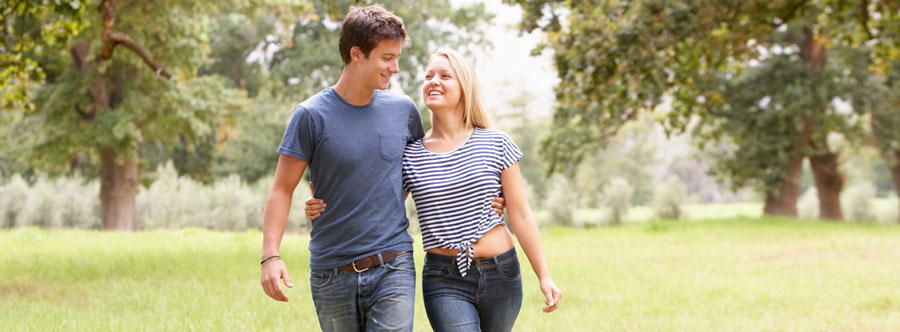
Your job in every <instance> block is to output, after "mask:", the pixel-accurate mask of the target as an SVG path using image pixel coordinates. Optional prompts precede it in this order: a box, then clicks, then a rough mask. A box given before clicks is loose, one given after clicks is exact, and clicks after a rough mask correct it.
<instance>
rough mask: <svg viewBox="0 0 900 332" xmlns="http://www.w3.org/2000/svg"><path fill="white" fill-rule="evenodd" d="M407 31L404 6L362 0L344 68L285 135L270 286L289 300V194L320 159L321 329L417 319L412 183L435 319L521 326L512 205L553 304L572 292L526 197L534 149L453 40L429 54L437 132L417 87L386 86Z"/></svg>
mask: <svg viewBox="0 0 900 332" xmlns="http://www.w3.org/2000/svg"><path fill="white" fill-rule="evenodd" d="M405 41H406V31H405V30H404V28H403V23H402V21H401V20H400V18H398V17H397V16H395V15H394V14H393V13H391V12H389V11H387V10H385V9H384V8H382V7H381V6H378V5H374V6H369V7H361V8H359V7H358V8H352V9H351V10H350V13H348V14H347V16H346V17H345V18H344V21H343V23H342V27H341V32H340V42H339V49H340V54H341V57H342V58H343V62H344V68H343V72H342V73H341V77H340V79H339V80H338V82H337V84H335V85H334V86H332V87H329V88H327V89H325V90H322V91H321V92H319V93H317V94H316V95H314V96H312V97H310V98H309V99H307V100H306V101H304V102H302V103H300V104H299V105H298V106H297V107H296V108H295V109H294V113H293V115H292V116H291V119H290V122H289V124H288V128H287V130H286V131H285V134H284V139H283V141H282V143H281V147H280V148H279V149H278V152H279V153H280V154H281V155H280V157H279V159H278V165H277V167H276V170H275V179H274V181H273V183H272V186H271V188H270V189H269V194H268V197H267V199H266V206H265V213H264V221H263V252H262V259H263V260H262V262H261V265H262V273H261V274H262V277H261V283H262V286H263V289H264V291H265V292H266V294H267V295H268V296H270V297H272V298H273V299H275V300H279V301H287V300H288V299H287V297H286V295H285V293H284V291H283V290H282V288H281V282H282V280H283V282H284V284H285V285H286V286H287V287H293V285H292V283H291V280H290V278H289V277H288V273H287V268H286V267H285V264H284V261H282V260H281V258H280V257H279V256H278V250H279V247H280V243H281V239H282V236H283V234H284V229H285V225H286V222H287V216H288V212H289V210H290V206H291V197H292V195H293V192H294V189H295V187H296V186H297V183H298V182H299V180H300V178H301V176H302V175H303V172H304V171H305V170H306V168H307V167H309V172H310V180H311V182H312V183H314V184H315V186H314V187H315V188H314V192H313V195H314V197H315V199H310V200H308V201H307V206H306V214H307V216H308V218H309V219H310V220H312V221H311V224H312V229H311V231H310V242H309V251H310V258H309V266H310V270H311V272H310V277H309V283H310V288H311V293H312V298H313V302H314V303H315V308H316V314H317V315H318V319H319V325H320V327H321V328H322V330H324V331H411V330H412V326H413V312H414V303H415V285H416V281H415V278H416V269H415V265H414V261H413V253H412V250H413V247H412V242H413V239H412V238H411V237H410V236H409V234H408V233H407V232H406V229H407V227H408V224H409V221H408V220H407V219H406V212H405V205H404V200H405V198H406V195H407V193H411V194H412V195H413V200H414V201H415V203H416V209H417V211H418V215H419V222H420V226H421V230H422V241H423V246H424V249H425V251H426V254H425V266H424V268H423V272H422V290H423V298H424V301H425V309H426V314H427V315H428V320H429V322H430V324H431V326H432V328H433V329H434V330H435V331H479V330H482V331H510V330H511V329H512V327H513V323H514V322H515V319H516V316H517V315H518V312H519V308H520V307H521V304H522V282H521V276H520V271H519V261H518V258H517V256H516V249H515V245H514V243H513V238H512V235H511V234H510V233H509V231H507V229H506V227H505V225H504V221H503V219H502V217H501V214H502V212H503V209H504V208H505V209H506V210H507V211H508V213H509V217H510V218H509V219H510V227H511V228H512V230H513V231H514V232H515V233H516V237H517V238H518V241H519V244H520V245H521V246H522V249H523V250H524V252H525V254H526V256H528V259H529V261H530V263H531V266H532V267H533V269H534V272H535V273H536V274H537V276H538V279H539V280H540V287H541V292H542V293H543V294H544V296H545V298H546V299H545V301H544V302H545V304H546V306H545V307H544V308H543V310H544V312H551V311H553V310H555V309H556V308H557V306H558V305H559V301H560V298H561V297H562V293H561V292H560V290H559V288H557V286H556V285H555V284H554V283H553V280H552V279H551V278H550V272H549V270H548V268H547V264H546V261H545V259H544V253H543V249H542V247H541V242H540V235H539V234H538V229H537V226H536V224H535V221H534V217H533V216H532V213H531V211H530V209H529V207H528V203H527V202H526V200H525V196H524V190H523V185H522V178H521V174H520V171H519V166H518V161H519V159H520V158H522V153H521V152H520V151H519V149H518V148H517V147H516V145H515V143H513V141H512V140H510V138H509V137H508V136H507V135H506V134H504V133H502V132H499V131H496V130H490V129H487V128H488V121H487V117H486V115H485V113H484V106H483V103H482V96H481V92H480V90H479V86H478V81H477V79H476V76H475V72H474V69H473V67H472V65H471V64H470V63H469V62H467V61H466V60H465V59H464V58H463V57H462V56H460V55H459V54H458V53H457V52H454V51H452V50H443V49H442V50H438V51H437V52H435V53H434V54H433V55H432V56H431V58H430V59H429V61H428V67H427V71H426V73H425V76H424V82H423V84H422V98H423V99H424V101H425V105H427V107H428V109H429V110H431V114H432V129H431V130H430V131H429V132H427V133H426V132H425V130H424V128H423V126H422V121H421V119H420V116H419V111H418V109H417V108H416V106H415V104H414V103H413V102H412V100H411V99H410V98H409V97H407V96H401V95H396V94H394V93H391V92H389V91H387V90H386V89H387V88H388V84H389V83H390V78H391V76H392V75H393V74H396V73H398V72H399V68H398V58H399V56H400V54H401V52H402V48H403V44H404V43H405ZM501 193H502V194H503V195H502V196H503V198H499V196H500V194H501ZM326 204H327V208H326Z"/></svg>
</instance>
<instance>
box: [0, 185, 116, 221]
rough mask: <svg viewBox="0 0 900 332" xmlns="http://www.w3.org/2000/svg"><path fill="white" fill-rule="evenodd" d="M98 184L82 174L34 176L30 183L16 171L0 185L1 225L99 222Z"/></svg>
mask: <svg viewBox="0 0 900 332" xmlns="http://www.w3.org/2000/svg"><path fill="white" fill-rule="evenodd" d="M99 188H100V187H99V184H98V183H97V182H96V181H90V182H88V181H85V180H84V179H83V178H82V177H81V176H79V175H75V176H71V177H59V178H56V179H49V178H47V177H46V176H44V175H40V176H38V177H37V180H36V181H35V183H34V184H33V185H31V186H29V185H28V183H27V182H25V180H24V179H22V177H21V176H19V175H15V176H13V177H12V179H10V181H9V182H8V183H6V184H5V185H3V186H2V188H0V209H2V210H0V211H2V212H0V213H2V216H0V218H2V221H0V223H2V226H3V227H24V226H38V227H76V228H97V227H99V226H100V218H99V214H100V213H99V211H100V203H99V201H98V192H99Z"/></svg>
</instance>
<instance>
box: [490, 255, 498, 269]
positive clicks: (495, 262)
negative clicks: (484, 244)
mask: <svg viewBox="0 0 900 332" xmlns="http://www.w3.org/2000/svg"><path fill="white" fill-rule="evenodd" d="M497 256H500V255H496V256H491V259H492V260H493V261H494V264H496V265H497V266H500V259H499V258H497Z"/></svg>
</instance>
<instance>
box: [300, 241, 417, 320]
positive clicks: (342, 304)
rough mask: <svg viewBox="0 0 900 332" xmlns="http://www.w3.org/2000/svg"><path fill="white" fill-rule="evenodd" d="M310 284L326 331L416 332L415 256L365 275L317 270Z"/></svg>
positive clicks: (403, 257)
mask: <svg viewBox="0 0 900 332" xmlns="http://www.w3.org/2000/svg"><path fill="white" fill-rule="evenodd" d="M309 284H310V288H312V298H313V303H315V305H316V314H317V315H318V316H319V326H320V327H321V328H322V331H326V332H330V331H340V332H343V331H404V332H407V331H412V328H413V310H414V308H415V298H416V268H415V262H414V260H413V255H412V253H406V254H402V255H400V256H397V258H395V259H394V260H393V261H392V262H390V263H385V264H384V266H382V267H374V268H371V269H368V270H366V271H364V272H361V273H356V272H354V271H339V270H338V269H330V270H313V271H311V272H310V276H309Z"/></svg>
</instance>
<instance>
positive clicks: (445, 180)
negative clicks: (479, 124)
mask: <svg viewBox="0 0 900 332" xmlns="http://www.w3.org/2000/svg"><path fill="white" fill-rule="evenodd" d="M521 158H522V152H520V151H519V148H518V147H517V146H516V144H515V143H513V141H512V140H511V139H510V138H509V136H507V135H506V134H505V133H503V132H500V131H496V130H489V129H481V128H475V130H474V131H473V132H472V134H471V135H470V136H469V139H468V140H466V142H465V143H463V145H461V146H460V147H458V148H456V150H453V151H450V152H445V153H435V152H431V151H429V150H428V149H427V148H425V144H424V143H423V141H422V139H419V140H418V141H416V142H414V143H410V144H408V145H406V149H405V150H404V152H403V189H404V190H406V191H408V192H410V193H412V195H413V200H415V203H416V210H417V211H418V214H419V226H420V228H421V230H422V243H423V246H424V249H425V250H428V249H432V248H447V249H458V250H459V254H458V255H457V256H456V262H457V266H458V267H459V272H460V273H461V274H462V275H463V276H465V275H466V272H468V269H469V265H470V264H471V263H472V260H473V258H474V249H473V248H472V244H473V243H475V241H477V240H478V239H479V238H481V237H482V236H483V235H484V233H486V232H487V231H488V230H490V229H491V228H492V227H494V226H496V225H500V224H503V218H502V217H500V216H499V215H497V213H496V212H494V210H493V209H492V208H491V200H492V199H493V198H494V197H497V196H499V195H500V172H502V171H503V170H505V169H507V168H509V167H510V166H512V165H513V164H515V163H516V162H517V161H519V159H521Z"/></svg>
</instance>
